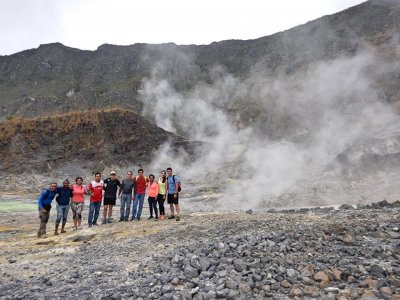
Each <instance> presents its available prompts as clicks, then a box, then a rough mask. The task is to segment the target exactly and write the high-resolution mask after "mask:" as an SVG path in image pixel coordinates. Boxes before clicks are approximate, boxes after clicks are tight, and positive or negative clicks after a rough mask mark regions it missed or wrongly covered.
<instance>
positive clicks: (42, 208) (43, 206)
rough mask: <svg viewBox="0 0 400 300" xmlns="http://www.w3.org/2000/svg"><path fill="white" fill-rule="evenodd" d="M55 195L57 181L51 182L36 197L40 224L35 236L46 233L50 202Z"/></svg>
mask: <svg viewBox="0 0 400 300" xmlns="http://www.w3.org/2000/svg"><path fill="white" fill-rule="evenodd" d="M56 195H57V183H55V182H52V183H51V184H50V187H49V188H48V189H46V190H44V191H43V192H42V193H41V194H40V196H39V199H38V210H39V219H40V226H39V231H38V233H37V236H38V237H39V238H40V237H42V236H43V235H45V234H46V225H47V222H48V221H49V217H50V209H51V202H52V201H53V199H54V197H55V196H56Z"/></svg>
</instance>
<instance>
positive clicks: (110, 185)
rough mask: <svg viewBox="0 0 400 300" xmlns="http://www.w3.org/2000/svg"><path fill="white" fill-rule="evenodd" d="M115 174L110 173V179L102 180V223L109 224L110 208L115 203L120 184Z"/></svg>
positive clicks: (113, 172)
mask: <svg viewBox="0 0 400 300" xmlns="http://www.w3.org/2000/svg"><path fill="white" fill-rule="evenodd" d="M116 176H117V173H115V171H111V173H110V178H107V179H106V180H104V185H103V190H104V202H103V205H104V206H103V223H102V224H106V223H111V216H112V207H113V206H114V205H115V204H116V201H117V192H118V188H119V187H120V186H121V182H120V181H119V180H118V179H117V178H116Z"/></svg>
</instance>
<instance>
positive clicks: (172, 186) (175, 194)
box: [167, 168, 181, 221]
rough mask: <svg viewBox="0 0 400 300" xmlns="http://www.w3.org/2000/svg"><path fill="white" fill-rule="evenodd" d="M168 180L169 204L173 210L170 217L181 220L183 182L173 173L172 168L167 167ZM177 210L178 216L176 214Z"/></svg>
mask: <svg viewBox="0 0 400 300" xmlns="http://www.w3.org/2000/svg"><path fill="white" fill-rule="evenodd" d="M167 175H168V177H167V181H168V196H167V197H168V204H169V208H170V210H171V215H170V216H169V217H168V219H176V221H179V220H180V219H181V218H180V212H181V209H180V207H179V192H180V191H181V182H180V180H179V177H178V176H176V175H173V174H172V168H167ZM175 210H176V216H175Z"/></svg>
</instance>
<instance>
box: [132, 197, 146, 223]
mask: <svg viewBox="0 0 400 300" xmlns="http://www.w3.org/2000/svg"><path fill="white" fill-rule="evenodd" d="M138 203H139V211H138V212H137V215H136V211H137V206H138ZM143 203H144V194H135V201H133V209H132V219H135V218H137V219H140V216H141V215H142V210H143Z"/></svg>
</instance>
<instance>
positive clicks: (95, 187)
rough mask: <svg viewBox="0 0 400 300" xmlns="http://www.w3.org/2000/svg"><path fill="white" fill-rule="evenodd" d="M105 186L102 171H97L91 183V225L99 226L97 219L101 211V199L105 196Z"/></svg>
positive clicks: (89, 219)
mask: <svg viewBox="0 0 400 300" xmlns="http://www.w3.org/2000/svg"><path fill="white" fill-rule="evenodd" d="M103 186H104V182H103V180H101V173H99V172H97V173H96V174H95V175H94V180H93V181H91V182H90V184H89V188H88V189H89V192H90V206H89V216H88V224H89V227H92V226H93V225H94V226H98V224H97V219H98V217H99V213H100V206H101V200H102V198H103Z"/></svg>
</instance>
